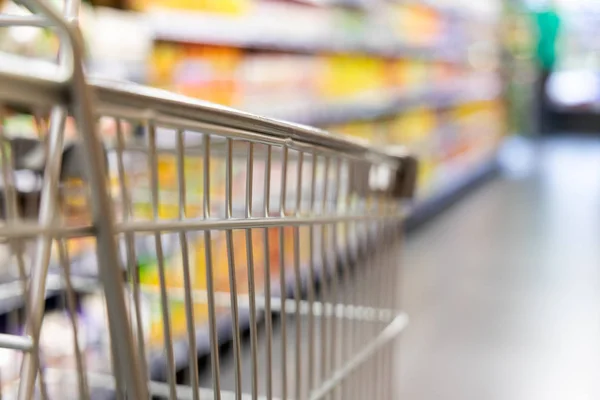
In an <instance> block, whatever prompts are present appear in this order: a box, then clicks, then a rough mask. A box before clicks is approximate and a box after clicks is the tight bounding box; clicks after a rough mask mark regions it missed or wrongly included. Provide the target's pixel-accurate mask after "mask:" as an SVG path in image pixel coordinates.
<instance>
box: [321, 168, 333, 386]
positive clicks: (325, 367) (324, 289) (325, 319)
mask: <svg viewBox="0 0 600 400" xmlns="http://www.w3.org/2000/svg"><path fill="white" fill-rule="evenodd" d="M324 163H325V165H324V173H323V193H322V204H321V213H322V214H324V213H325V212H326V210H327V189H328V185H329V179H328V177H329V158H328V157H327V156H326V157H325V160H324ZM327 251H328V246H327V225H326V224H321V277H320V278H321V279H320V291H321V293H320V298H321V304H322V305H323V307H322V310H323V313H322V314H321V338H320V340H321V351H320V355H321V380H320V382H319V383H322V382H324V381H325V380H326V379H327V376H328V374H329V372H330V371H329V363H328V358H327V337H328V335H327V331H328V326H329V320H330V316H329V315H327V309H326V307H325V305H326V303H327V301H328V300H329V299H330V297H329V282H328V279H329V277H328V274H327V268H328V265H327V264H328V262H327Z"/></svg>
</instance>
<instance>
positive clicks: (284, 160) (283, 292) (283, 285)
mask: <svg viewBox="0 0 600 400" xmlns="http://www.w3.org/2000/svg"><path fill="white" fill-rule="evenodd" d="M287 164H288V148H287V147H286V146H283V148H282V153H281V193H280V199H279V215H280V216H281V217H285V199H286V193H287ZM285 267H286V266H285V239H284V228H283V227H280V228H279V289H280V301H281V312H280V319H281V398H282V399H283V400H286V399H287V398H288V396H287V315H286V307H285V300H286V298H287V282H286V277H285V276H286V273H285Z"/></svg>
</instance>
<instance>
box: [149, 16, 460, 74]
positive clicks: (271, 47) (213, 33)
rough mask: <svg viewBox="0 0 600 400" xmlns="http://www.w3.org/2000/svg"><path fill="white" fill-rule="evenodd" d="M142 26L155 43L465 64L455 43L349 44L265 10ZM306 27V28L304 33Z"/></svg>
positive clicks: (323, 21) (322, 25) (325, 24)
mask: <svg viewBox="0 0 600 400" xmlns="http://www.w3.org/2000/svg"><path fill="white" fill-rule="evenodd" d="M173 21H177V23H173ZM146 23H147V25H148V27H149V29H150V31H151V32H152V34H153V37H154V39H155V40H164V41H171V42H183V43H199V44H209V45H210V44H212V45H220V46H229V47H237V48H243V49H259V50H268V51H282V52H293V53H306V54H316V53H360V54H371V55H374V56H381V57H389V58H395V57H403V58H417V59H426V60H432V61H441V62H448V63H465V64H466V63H467V60H466V55H465V52H464V51H463V49H464V46H461V45H460V44H459V43H454V44H453V45H452V46H449V45H448V43H440V44H437V45H432V46H409V45H406V44H403V43H399V42H397V41H394V40H393V38H392V37H391V36H389V37H386V38H385V39H382V38H381V37H375V36H374V37H361V38H355V39H350V40H349V39H348V37H349V35H340V34H339V32H336V31H335V30H334V29H332V28H331V26H330V22H329V20H328V18H327V17H321V16H319V17H315V18H309V19H307V18H305V19H303V20H302V21H294V22H293V23H289V16H288V18H277V17H276V16H273V15H271V14H270V11H269V10H268V9H267V10H266V11H264V12H255V13H251V14H248V15H244V16H231V15H227V14H215V13H206V12H198V11H185V12H184V11H181V10H171V9H154V10H150V11H148V12H147V14H146ZM307 25H309V26H311V28H312V29H305V27H306V26H307ZM336 33H337V34H336Z"/></svg>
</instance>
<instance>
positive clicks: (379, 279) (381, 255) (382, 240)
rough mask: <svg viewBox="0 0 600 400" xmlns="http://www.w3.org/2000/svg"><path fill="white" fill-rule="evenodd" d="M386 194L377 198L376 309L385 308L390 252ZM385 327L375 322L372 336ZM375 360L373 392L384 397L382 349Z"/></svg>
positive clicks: (374, 356) (374, 272) (373, 361)
mask: <svg viewBox="0 0 600 400" xmlns="http://www.w3.org/2000/svg"><path fill="white" fill-rule="evenodd" d="M384 196H385V194H379V195H378V196H377V200H376V207H377V214H376V215H377V221H376V223H375V229H376V232H375V241H376V242H375V243H378V244H379V246H378V248H377V254H376V258H375V260H376V262H375V265H374V266H373V267H374V268H373V274H374V275H375V276H374V285H375V287H377V288H379V290H377V291H376V292H375V294H374V295H373V297H374V298H373V302H374V303H373V306H374V307H375V308H376V309H383V308H384V301H385V297H384V296H385V295H386V293H385V287H386V284H385V280H386V276H385V273H386V264H385V262H386V255H387V252H388V246H387V245H388V243H387V240H386V235H385V219H384V218H383V216H384V215H385V206H386V204H385V198H384ZM384 327H385V323H380V322H375V323H373V324H372V330H373V334H372V336H371V338H374V337H376V336H377V334H378V333H379V331H380V330H381V329H383V328H384ZM372 358H373V360H372V365H373V366H372V368H371V371H372V374H373V382H374V384H373V386H374V388H373V393H375V395H376V398H382V393H381V389H382V387H383V382H382V378H383V371H382V369H381V367H382V366H383V363H382V361H381V359H382V358H383V353H382V351H381V350H378V351H377V352H375V354H373V357H372Z"/></svg>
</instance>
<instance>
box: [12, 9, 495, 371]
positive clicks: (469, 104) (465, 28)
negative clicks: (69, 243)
mask: <svg viewBox="0 0 600 400" xmlns="http://www.w3.org/2000/svg"><path fill="white" fill-rule="evenodd" d="M142 3H144V4H145V5H146V6H148V8H145V9H142V10H138V12H137V14H134V13H127V14H126V18H124V19H123V20H124V21H129V20H130V19H135V20H136V21H138V22H139V24H140V26H143V29H142V30H140V32H143V34H144V35H147V36H148V38H147V39H148V40H149V41H150V42H151V45H149V46H148V47H149V49H150V51H149V54H148V55H147V57H145V58H142V59H141V60H137V61H136V60H134V58H135V57H129V56H130V54H129V52H128V51H126V50H123V51H121V53H122V54H123V56H122V57H125V58H127V60H126V62H123V60H120V59H119V58H118V57H116V58H114V59H102V58H96V59H93V60H92V62H91V64H90V65H91V67H92V68H93V67H94V66H102V68H103V70H104V72H105V74H107V75H110V74H111V71H112V72H115V71H117V73H115V74H116V75H118V76H119V77H122V76H135V77H136V79H137V80H139V81H142V82H143V83H148V84H151V85H154V86H158V87H161V88H166V89H169V90H175V91H178V92H181V93H183V94H187V95H191V96H196V97H199V98H202V99H204V100H209V101H213V102H217V103H222V104H224V105H227V106H233V107H236V108H240V109H243V110H245V111H250V112H254V113H258V114H260V115H266V116H270V117H274V118H277V119H282V120H287V121H291V122H295V123H301V124H306V125H313V126H317V127H324V128H327V129H328V130H331V131H334V132H340V133H345V134H348V135H351V136H354V137H356V138H358V139H360V140H363V141H368V142H370V143H372V144H375V145H378V146H388V147H391V146H396V145H405V146H408V147H409V148H410V149H411V150H412V151H413V152H415V153H416V154H418V156H419V158H420V160H421V173H420V176H419V187H420V191H421V194H420V195H419V197H418V201H417V204H416V205H415V210H419V209H424V208H427V207H434V205H435V204H436V202H435V200H436V199H437V198H440V197H448V196H451V195H452V193H454V192H456V191H460V190H461V188H463V187H464V186H465V185H468V184H469V182H471V181H472V180H473V179H475V178H476V177H477V176H479V175H481V171H483V170H485V169H486V168H487V167H488V166H490V165H493V159H494V150H495V146H496V145H497V143H498V142H499V141H500V140H501V137H502V134H503V117H502V101H501V96H502V94H503V88H502V83H501V81H500V77H499V74H498V60H497V54H496V53H495V52H494V51H493V50H494V49H495V50H497V49H496V48H495V47H494V46H496V45H497V44H496V43H495V42H494V40H493V39H494V35H495V26H494V21H493V19H491V20H486V19H483V18H479V17H477V16H475V15H470V14H469V13H465V12H462V11H461V10H460V8H461V7H462V3H458V2H456V4H455V5H451V4H446V5H444V6H439V5H437V2H434V1H423V2H420V1H418V0H415V1H412V2H391V1H381V2H370V1H366V0H348V1H346V0H295V1H280V2H275V1H260V0H236V1H229V2H223V4H225V3H227V4H230V5H231V4H234V5H235V4H238V5H239V8H236V7H234V8H236V9H235V10H234V11H232V10H229V11H227V10H221V11H218V10H214V9H213V10H200V9H194V10H187V9H183V8H180V9H168V8H165V1H163V2H159V1H147V2H142ZM155 3H156V4H155ZM159 3H161V4H159ZM175 3H177V2H175V1H174V2H173V4H175ZM190 4H191V3H190ZM198 4H200V3H198ZM202 4H203V3H202ZM211 4H212V5H213V6H215V4H220V3H219V2H212V3H211ZM110 15H113V13H112V12H111V13H106V14H105V16H110ZM110 18H112V17H110ZM99 26H100V25H99ZM112 33H113V34H112V40H115V42H114V43H112V44H116V45H117V47H116V48H117V49H118V42H119V40H118V39H119V36H120V35H115V34H114V32H112ZM87 35H88V36H90V35H91V36H90V37H92V36H94V35H95V33H94V32H93V31H92V32H87ZM96 35H98V34H97V33H96ZM93 40H94V41H98V40H101V38H100V37H94V39H93ZM106 48H111V46H106ZM481 49H483V50H481ZM490 49H491V50H490ZM112 52H113V53H114V54H118V53H119V51H115V49H112ZM111 65H112V66H114V68H113V67H111ZM107 71H108V72H107ZM109 134H114V132H109ZM166 164H168V163H165V165H166ZM168 170H169V166H168V165H166V166H165V171H168ZM162 173H163V172H161V174H162ZM164 174H165V176H167V175H168V172H164ZM165 186H168V182H166V184H165ZM432 204H433V206H432ZM366 240H367V239H366V238H365V241H366ZM353 246H354V247H356V244H355V245H353ZM191 251H194V249H192V250H191ZM341 253H347V251H345V249H344V250H343V251H341ZM337 259H338V260H339V259H342V256H338V257H337ZM138 261H139V260H138ZM352 261H353V262H357V261H359V260H358V259H354V260H352ZM175 264H176V263H175ZM138 267H139V265H138ZM171 267H172V268H174V269H176V268H179V266H178V265H173V266H171ZM327 267H329V268H333V266H327V265H325V266H323V265H321V266H320V268H327ZM196 268H197V269H198V270H201V268H202V267H201V265H200V264H199V265H196ZM304 270H306V268H304ZM51 279H52V282H49V284H48V288H49V295H51V296H60V294H61V289H62V286H61V283H60V279H59V278H58V277H56V276H54V277H51ZM57 279H58V280H57ZM306 279H307V278H306ZM272 286H273V288H278V287H279V284H278V283H277V282H273V283H272ZM82 292H86V291H85V290H82ZM289 293H291V290H290V291H289ZM289 293H288V294H289ZM16 306H17V305H16ZM149 308H151V307H149ZM83 313H85V311H83ZM149 315H151V311H149ZM148 318H149V319H150V318H151V317H148ZM246 319H247V316H245V314H244V313H242V315H241V321H240V322H241V325H242V326H244V325H245V326H247V321H246V323H244V321H245V320H246ZM196 322H197V324H198V330H197V334H196V339H197V345H198V348H197V349H196V352H197V353H198V354H199V355H203V354H205V353H206V351H208V350H209V344H208V339H207V335H208V332H207V329H206V327H205V323H206V321H203V320H200V318H199V319H198V320H197V321H196ZM218 325H219V326H218V332H219V337H220V338H221V340H222V341H227V340H229V339H230V338H231V335H232V329H231V315H230V314H228V312H227V310H224V312H223V313H222V314H221V315H220V316H219V323H218ZM182 336H184V335H182ZM159 342H160V341H159ZM189 351H193V350H192V349H189V346H188V345H187V341H186V339H184V338H179V337H178V338H177V340H176V343H175V345H174V352H175V356H176V361H177V366H178V368H184V367H185V363H186V362H187V354H188V353H189ZM153 354H154V355H151V357H150V362H151V365H150V371H151V375H152V376H155V377H160V375H161V368H164V357H162V355H161V354H160V346H156V350H153Z"/></svg>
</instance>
